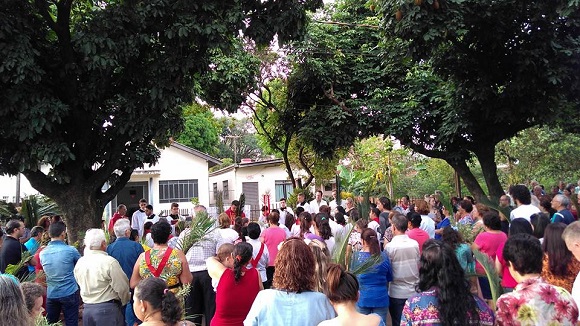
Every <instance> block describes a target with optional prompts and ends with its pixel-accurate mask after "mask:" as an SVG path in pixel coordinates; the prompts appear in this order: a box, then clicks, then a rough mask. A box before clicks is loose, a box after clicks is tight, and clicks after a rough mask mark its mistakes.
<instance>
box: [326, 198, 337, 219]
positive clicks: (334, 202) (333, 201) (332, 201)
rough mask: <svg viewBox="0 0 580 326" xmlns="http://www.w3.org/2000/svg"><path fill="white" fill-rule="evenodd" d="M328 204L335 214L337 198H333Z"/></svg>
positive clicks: (331, 211) (331, 213)
mask: <svg viewBox="0 0 580 326" xmlns="http://www.w3.org/2000/svg"><path fill="white" fill-rule="evenodd" d="M328 206H330V215H332V216H334V210H335V209H336V206H338V204H337V203H336V199H333V200H331V201H330V203H328Z"/></svg>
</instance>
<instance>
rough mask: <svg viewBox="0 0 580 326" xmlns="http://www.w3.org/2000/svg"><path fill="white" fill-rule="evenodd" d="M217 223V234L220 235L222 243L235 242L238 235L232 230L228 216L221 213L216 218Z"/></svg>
mask: <svg viewBox="0 0 580 326" xmlns="http://www.w3.org/2000/svg"><path fill="white" fill-rule="evenodd" d="M234 220H235V218H234ZM218 222H219V228H218V229H217V232H218V233H219V234H220V237H221V238H222V240H223V242H224V243H232V244H233V243H234V242H236V240H238V238H239V237H240V235H239V234H238V232H236V231H235V230H234V229H232V228H231V226H232V224H231V220H230V217H229V216H228V214H226V213H221V214H220V215H219V216H218ZM234 222H235V221H234Z"/></svg>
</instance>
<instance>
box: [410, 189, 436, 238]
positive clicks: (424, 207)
mask: <svg viewBox="0 0 580 326" xmlns="http://www.w3.org/2000/svg"><path fill="white" fill-rule="evenodd" d="M429 211H430V210H429V204H427V202H426V201H424V200H422V199H417V200H415V212H417V213H419V214H421V226H420V228H421V230H423V231H425V232H427V234H429V238H431V239H433V238H434V237H435V228H436V225H435V221H434V220H433V219H432V218H431V217H429Z"/></svg>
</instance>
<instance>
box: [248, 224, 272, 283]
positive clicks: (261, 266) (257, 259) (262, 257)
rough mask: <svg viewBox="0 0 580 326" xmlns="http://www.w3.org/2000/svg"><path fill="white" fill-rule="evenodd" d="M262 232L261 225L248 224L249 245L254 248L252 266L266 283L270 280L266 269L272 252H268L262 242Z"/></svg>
mask: <svg viewBox="0 0 580 326" xmlns="http://www.w3.org/2000/svg"><path fill="white" fill-rule="evenodd" d="M260 232H261V230H260V225H259V224H258V223H256V222H251V223H250V224H248V238H249V239H248V241H247V243H249V244H250V245H251V246H252V248H253V250H252V260H251V261H250V265H252V267H254V268H255V269H257V270H258V272H259V273H260V277H261V278H262V281H263V282H264V283H266V281H267V280H268V276H267V275H266V268H267V267H268V264H269V262H270V252H269V251H268V247H266V245H265V244H264V243H263V242H262V241H260ZM264 285H267V284H264Z"/></svg>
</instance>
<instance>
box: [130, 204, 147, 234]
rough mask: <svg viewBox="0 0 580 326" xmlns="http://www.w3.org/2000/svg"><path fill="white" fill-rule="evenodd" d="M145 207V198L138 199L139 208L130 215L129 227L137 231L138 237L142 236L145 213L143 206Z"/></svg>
mask: <svg viewBox="0 0 580 326" xmlns="http://www.w3.org/2000/svg"><path fill="white" fill-rule="evenodd" d="M146 207H147V200H145V199H140V200H139V209H138V210H136V211H135V212H134V213H133V216H132V217H131V228H132V229H133V230H137V232H139V239H141V238H142V237H143V225H144V224H145V218H146V217H147V214H145V208H146Z"/></svg>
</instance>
